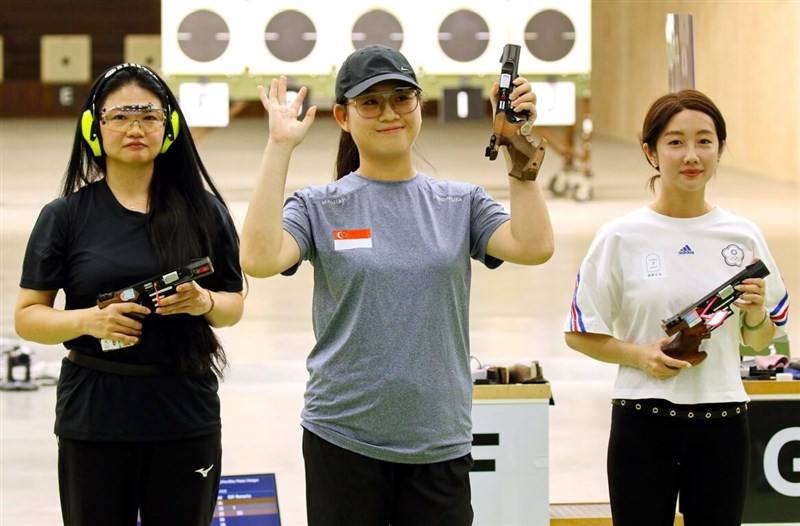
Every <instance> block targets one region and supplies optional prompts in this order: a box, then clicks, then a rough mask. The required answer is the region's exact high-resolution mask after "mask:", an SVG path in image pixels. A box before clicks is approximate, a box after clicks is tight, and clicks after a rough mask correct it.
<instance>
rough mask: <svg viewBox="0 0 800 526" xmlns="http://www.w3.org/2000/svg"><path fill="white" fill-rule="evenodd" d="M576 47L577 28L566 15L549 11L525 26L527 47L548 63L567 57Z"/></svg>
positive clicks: (535, 55) (541, 13)
mask: <svg viewBox="0 0 800 526" xmlns="http://www.w3.org/2000/svg"><path fill="white" fill-rule="evenodd" d="M574 45H575V26H574V25H573V23H572V20H570V19H569V18H568V17H567V16H566V15H565V14H564V13H562V12H560V11H556V10H555V9H547V10H545V11H542V12H540V13H537V14H536V15H534V17H533V18H531V19H530V21H528V25H527V26H525V46H527V48H528V51H530V52H531V54H532V55H533V56H534V57H536V58H538V59H539V60H544V61H546V62H555V61H556V60H561V59H562V58H564V57H566V56H567V54H568V53H569V52H570V51H572V47H573V46H574Z"/></svg>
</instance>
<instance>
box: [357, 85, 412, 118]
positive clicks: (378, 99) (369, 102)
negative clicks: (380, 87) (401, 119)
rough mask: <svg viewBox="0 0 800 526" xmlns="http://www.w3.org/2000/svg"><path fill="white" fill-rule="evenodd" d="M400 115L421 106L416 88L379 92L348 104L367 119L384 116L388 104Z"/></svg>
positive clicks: (360, 97) (363, 96) (360, 96)
mask: <svg viewBox="0 0 800 526" xmlns="http://www.w3.org/2000/svg"><path fill="white" fill-rule="evenodd" d="M387 101H388V102H389V105H390V106H391V107H392V111H394V112H395V113H397V114H398V115H405V114H407V113H411V112H412V111H414V110H416V109H417V106H419V90H417V89H416V88H397V89H393V90H389V91H378V92H375V93H367V94H364V95H359V96H358V97H353V98H352V99H350V100H349V101H348V102H347V104H352V105H353V106H355V107H356V111H357V112H358V114H359V115H361V116H362V117H364V118H365V119H375V118H377V117H380V116H381V115H382V114H383V111H384V110H385V109H386V102H387Z"/></svg>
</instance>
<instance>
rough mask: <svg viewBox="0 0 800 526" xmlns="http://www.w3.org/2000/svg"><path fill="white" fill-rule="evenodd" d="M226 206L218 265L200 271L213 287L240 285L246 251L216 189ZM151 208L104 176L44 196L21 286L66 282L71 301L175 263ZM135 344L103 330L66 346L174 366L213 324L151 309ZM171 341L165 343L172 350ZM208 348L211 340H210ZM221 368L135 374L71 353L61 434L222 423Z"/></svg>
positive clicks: (63, 381) (122, 434) (88, 299)
mask: <svg viewBox="0 0 800 526" xmlns="http://www.w3.org/2000/svg"><path fill="white" fill-rule="evenodd" d="M209 200H210V201H211V202H212V203H213V205H212V206H213V209H214V210H215V211H216V212H217V214H218V215H219V220H218V221H217V222H216V225H217V231H216V232H213V233H212V236H211V239H212V240H213V243H214V246H213V248H212V250H213V253H212V254H198V257H201V256H205V255H208V256H210V257H211V260H212V263H213V265H214V273H213V274H212V275H210V276H208V277H205V278H202V279H200V280H198V284H200V285H201V286H202V287H204V288H207V289H210V290H214V291H226V292H239V291H241V290H242V278H241V270H240V267H239V251H238V246H237V243H236V237H235V230H234V226H233V223H232V221H231V218H230V216H229V214H228V212H227V211H226V210H225V208H224V207H223V206H222V204H221V203H220V202H219V201H218V200H217V199H216V198H215V197H214V196H212V195H211V194H209ZM147 221H148V216H147V214H142V213H138V212H134V211H131V210H128V209H126V208H124V207H123V206H122V205H121V204H120V203H119V202H118V201H117V200H116V198H115V197H114V195H113V194H112V193H111V190H110V189H109V188H108V185H107V183H106V181H105V180H101V181H98V182H96V183H92V184H90V185H87V186H85V187H83V188H81V189H80V190H78V191H77V192H75V193H73V194H71V195H69V196H67V197H62V198H59V199H56V200H54V201H52V202H51V203H49V204H47V205H46V206H45V207H44V208H43V209H42V212H41V214H40V215H39V219H38V220H37V221H36V225H35V226H34V228H33V232H32V233H31V237H30V239H29V241H28V247H27V250H26V252H25V261H24V263H23V268H22V278H21V280H20V286H21V287H23V288H27V289H34V290H58V289H64V292H65V294H66V307H65V308H66V309H67V310H70V309H82V308H87V307H92V306H94V305H96V302H97V295H98V294H99V293H101V292H109V291H114V290H119V289H121V288H124V287H126V286H128V285H132V284H133V283H137V282H139V281H141V280H143V279H147V278H149V277H151V276H154V275H157V274H159V273H163V272H166V271H169V270H172V269H168V268H164V267H163V266H162V265H160V264H159V262H158V258H157V256H156V253H155V250H154V249H153V247H152V245H151V243H150V239H149V237H148V234H147ZM142 324H143V328H142V337H141V340H140V342H139V343H138V344H137V345H134V346H131V347H126V348H124V349H119V350H115V351H109V352H103V351H101V349H100V343H99V340H97V339H96V338H94V337H91V336H81V337H79V338H76V339H74V340H70V341H67V342H64V346H65V347H67V348H68V349H74V350H76V351H78V352H82V353H86V354H89V355H92V356H93V357H96V358H100V359H103V360H109V361H119V362H125V363H134V364H155V365H160V366H164V367H165V369H170V368H174V366H175V364H174V363H173V362H174V361H175V360H174V358H173V357H174V356H176V355H177V354H178V353H180V352H182V350H183V349H182V346H188V345H190V344H189V342H188V341H187V339H186V338H185V337H183V336H184V335H185V334H187V333H188V331H193V330H198V329H200V328H202V325H203V324H205V325H207V322H206V320H205V318H204V317H203V316H189V315H186V314H178V315H172V316H160V315H157V314H150V315H149V316H147V317H146V318H145V319H144V320H143V322H142ZM167 349H168V350H167ZM209 351H211V349H209ZM217 387H218V384H217V378H216V376H215V375H214V374H213V373H212V372H210V371H209V372H208V373H206V374H204V375H199V376H197V375H195V376H189V375H181V374H166V375H163V376H152V377H135V376H122V375H115V374H108V373H103V372H98V371H95V370H92V369H87V368H84V367H79V366H77V365H75V364H73V363H72V362H70V361H68V360H66V359H65V360H64V361H63V364H62V368H61V376H60V378H59V384H58V391H57V395H56V396H57V401H56V425H55V431H56V434H57V435H59V436H62V437H65V438H71V439H77V440H121V441H134V440H135V441H139V440H166V439H174V438H183V437H189V436H197V435H202V434H207V433H213V432H216V431H217V430H218V429H219V428H220V413H219V397H218V396H217Z"/></svg>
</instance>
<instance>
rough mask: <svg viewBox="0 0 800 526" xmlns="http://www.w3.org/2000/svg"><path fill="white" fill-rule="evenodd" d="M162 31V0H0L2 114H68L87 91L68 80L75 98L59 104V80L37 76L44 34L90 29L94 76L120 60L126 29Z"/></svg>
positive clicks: (0, 95)
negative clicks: (52, 81) (50, 82)
mask: <svg viewBox="0 0 800 526" xmlns="http://www.w3.org/2000/svg"><path fill="white" fill-rule="evenodd" d="M160 32H161V2H160V0H137V1H136V2H111V1H108V0H0V35H2V36H3V66H4V71H3V81H2V82H0V117H21V116H26V117H27V116H58V115H70V116H72V115H75V111H76V109H77V108H76V105H80V104H81V102H83V100H84V98H85V97H86V94H87V92H88V87H89V86H88V85H69V86H70V87H72V89H73V99H74V101H75V103H74V105H72V106H63V105H62V104H61V103H60V102H59V93H58V92H59V89H60V88H61V87H63V86H58V85H46V84H42V83H41V82H39V77H40V67H41V65H40V58H39V56H40V49H39V48H40V38H41V36H42V35H74V34H86V35H90V36H91V38H92V66H91V69H92V75H91V76H92V78H94V77H96V76H97V75H99V74H100V73H102V72H103V71H104V70H105V69H107V68H109V67H111V66H113V65H114V64H117V63H119V62H122V61H123V43H124V38H125V35H127V34H158V33H160Z"/></svg>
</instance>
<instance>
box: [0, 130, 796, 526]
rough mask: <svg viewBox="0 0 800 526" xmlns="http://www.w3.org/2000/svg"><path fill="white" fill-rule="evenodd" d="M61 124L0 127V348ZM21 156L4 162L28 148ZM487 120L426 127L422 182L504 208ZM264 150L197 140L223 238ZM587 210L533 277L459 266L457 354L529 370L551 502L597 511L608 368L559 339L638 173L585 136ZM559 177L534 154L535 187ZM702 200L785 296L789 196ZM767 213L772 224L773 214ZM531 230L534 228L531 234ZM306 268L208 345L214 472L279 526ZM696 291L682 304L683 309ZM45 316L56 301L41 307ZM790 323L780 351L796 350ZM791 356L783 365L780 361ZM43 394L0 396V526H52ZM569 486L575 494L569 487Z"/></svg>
mask: <svg viewBox="0 0 800 526" xmlns="http://www.w3.org/2000/svg"><path fill="white" fill-rule="evenodd" d="M73 126H74V122H73V121H72V120H71V119H66V120H46V121H45V120H40V121H35V120H33V121H31V120H28V121H23V120H6V121H3V122H2V126H0V162H2V171H3V174H4V175H3V177H2V182H0V185H1V186H0V214H2V217H0V235H1V236H2V247H3V249H2V253H0V264H1V265H2V266H1V267H0V268H2V273H1V276H2V277H1V278H0V298H2V308H0V334H2V335H7V336H8V335H12V334H13V304H14V298H15V296H16V291H17V284H18V280H19V272H20V268H21V263H22V256H23V251H24V246H25V242H26V240H27V237H28V234H29V232H30V228H31V226H32V225H33V223H34V221H35V219H36V215H37V213H38V211H39V209H40V208H41V206H42V205H43V204H44V203H46V202H48V201H49V200H51V199H52V198H54V197H55V196H56V194H57V192H58V186H59V181H60V179H61V175H62V173H63V169H64V167H65V165H66V160H67V155H68V151H69V143H70V141H71V138H72V133H73V131H74V130H73ZM31 137H35V138H36V144H37V148H36V154H35V155H12V153H13V152H19V151H24V150H25V148H29V147H30V138H31ZM488 137H489V131H488V121H484V122H477V123H467V122H465V123H459V124H442V123H438V122H436V120H435V119H427V120H426V121H425V123H424V125H423V129H422V134H421V136H420V141H419V144H418V150H419V151H420V153H421V154H422V155H424V157H425V158H426V159H427V160H428V161H430V163H431V164H432V165H433V166H434V167H435V171H434V170H433V169H432V168H431V167H430V166H428V165H426V164H425V163H423V162H419V163H417V165H418V167H419V168H420V169H421V170H423V171H426V172H429V173H431V175H433V176H440V177H448V178H453V179H459V180H467V181H472V182H475V183H477V184H481V185H484V186H485V187H486V188H487V191H488V192H489V193H490V194H492V195H494V196H496V197H498V198H499V199H501V200H503V201H504V203H505V204H506V205H507V204H508V203H507V201H506V200H507V197H508V196H507V182H506V180H505V177H504V176H503V175H502V173H501V170H500V168H499V166H497V165H496V164H495V163H490V162H489V161H488V160H486V159H485V158H484V157H483V154H484V149H485V147H486V143H487V139H488ZM337 138H338V136H337V134H336V131H335V124H334V123H333V122H332V121H331V120H329V119H326V118H321V119H318V122H317V123H315V125H314V127H312V130H311V132H310V135H309V137H308V138H307V140H306V141H305V142H304V143H303V144H302V145H301V146H300V147H299V149H300V151H299V152H298V154H297V155H296V156H295V158H294V160H293V163H292V167H291V173H290V174H289V187H290V191H292V190H294V189H296V188H299V187H302V186H306V185H309V184H320V183H324V182H326V181H329V180H330V178H331V174H332V171H333V159H334V152H335V147H336V140H337ZM263 143H264V125H263V121H261V120H260V119H235V120H234V121H232V123H231V126H230V127H229V128H226V129H220V130H217V131H215V132H214V133H212V134H210V135H209V136H208V137H207V138H206V140H205V141H204V142H203V143H202V144H200V146H199V148H200V151H201V154H202V155H203V158H204V160H205V161H206V164H207V166H208V168H209V171H210V172H211V173H212V174H213V176H214V177H215V180H216V181H217V182H218V183H219V186H220V189H221V191H222V193H223V195H224V196H225V198H226V199H228V202H229V204H230V205H231V208H232V212H233V215H234V218H235V220H236V221H237V223H238V226H239V227H241V221H242V219H243V218H244V212H245V208H246V200H247V199H248V198H249V194H250V191H251V189H252V185H253V181H254V177H255V173H256V170H257V167H258V163H259V160H260V156H261V151H262V148H263ZM593 159H594V161H593V162H594V166H595V171H596V172H597V173H598V174H603V175H602V177H598V178H597V183H596V188H595V200H594V201H592V202H588V203H575V202H574V201H573V200H571V199H552V198H551V199H549V200H548V206H549V208H550V211H551V215H552V219H553V224H554V230H555V236H556V253H555V255H554V256H553V259H552V260H551V261H549V262H548V263H546V264H545V265H542V266H539V267H521V266H514V265H503V266H502V267H501V268H499V269H497V270H494V271H489V270H487V269H485V268H482V267H481V266H480V265H476V266H475V267H474V276H473V287H472V305H471V336H472V353H473V354H475V355H477V356H478V357H479V358H480V359H481V361H482V362H483V363H493V362H497V361H500V360H502V361H507V362H509V363H514V362H524V361H530V360H532V359H537V360H539V361H540V363H541V364H542V366H543V368H544V374H545V377H546V378H547V379H548V380H550V381H551V383H552V384H551V385H552V391H553V395H554V397H555V402H556V405H555V406H553V407H550V409H549V412H550V417H549V418H550V421H549V427H550V437H549V473H550V501H551V502H592V501H594V502H605V501H607V500H608V495H607V489H606V475H605V453H606V442H607V437H608V429H609V419H610V410H611V406H610V404H609V398H610V392H611V386H612V383H613V377H614V372H615V367H614V366H612V365H606V364H602V363H600V362H596V361H594V360H591V359H589V358H586V357H584V356H581V355H579V354H578V353H576V352H574V351H571V350H569V349H567V347H566V346H565V345H564V343H563V335H562V332H561V326H562V322H563V318H564V315H565V313H566V312H567V308H568V305H569V302H570V298H571V294H572V288H573V285H574V279H575V273H576V271H577V268H578V264H579V262H580V259H581V258H582V257H583V255H584V254H585V252H586V249H587V247H588V244H589V242H590V241H591V239H592V237H593V236H594V233H595V231H596V229H597V228H598V226H599V225H601V224H603V223H605V222H606V221H608V220H610V219H611V218H614V217H618V216H620V215H622V214H623V213H625V212H627V211H629V210H632V209H635V208H637V207H639V206H641V205H642V204H643V203H645V202H647V200H648V195H649V194H648V191H647V190H646V188H645V182H646V178H647V177H648V176H649V175H650V170H648V167H647V165H646V163H645V161H644V159H643V158H642V155H641V152H640V151H639V150H638V149H637V148H636V147H635V146H633V145H630V144H622V143H619V142H614V141H609V140H605V139H603V138H602V137H598V138H597V139H596V141H595V144H594V150H593ZM559 166H560V162H559V159H558V156H557V155H551V154H548V157H547V158H546V160H545V162H544V165H543V167H542V171H541V172H540V174H539V177H540V179H539V180H540V181H542V182H546V181H547V180H548V179H549V177H551V176H552V174H553V173H554V172H555V170H557V169H558V168H559ZM712 199H713V201H714V202H715V203H717V204H719V205H721V206H723V207H725V208H728V209H730V210H734V211H739V212H741V213H742V214H744V215H746V216H747V217H748V218H750V219H752V220H753V221H755V222H756V223H757V224H758V225H759V227H760V228H761V229H762V231H763V232H764V235H765V237H766V239H767V241H768V242H769V245H770V248H771V249H772V251H773V256H774V257H775V258H776V260H777V261H778V262H779V264H781V271H782V273H783V276H784V279H785V281H786V286H787V288H788V289H789V290H793V291H797V290H800V289H799V287H800V266H798V265H797V264H796V262H797V261H798V260H800V231H798V229H796V228H787V225H797V224H800V208H798V207H797V203H798V202H800V189H798V187H797V186H792V185H788V184H782V183H769V184H765V183H764V179H763V178H759V177H757V176H754V175H753V174H750V173H742V172H737V171H735V170H733V169H731V168H729V167H727V166H723V167H721V168H720V170H719V173H718V174H717V180H716V181H715V182H713V183H712ZM776 211H777V212H778V213H776ZM531 227H532V228H535V225H532V226H531ZM311 283H312V272H311V267H310V266H309V265H307V264H306V265H303V266H302V268H301V270H300V271H299V272H298V276H296V277H295V278H293V279H291V280H290V279H285V278H281V277H275V278H271V279H268V280H255V279H251V280H250V295H249V297H248V299H247V303H246V309H245V317H244V319H243V321H242V322H241V323H240V324H238V325H237V326H235V327H233V328H230V329H224V330H222V331H220V335H221V338H222V340H223V341H224V343H225V346H226V349H227V351H228V356H229V359H230V362H231V366H230V369H229V371H228V373H227V377H226V380H225V382H223V383H222V386H221V398H222V412H223V414H222V418H223V449H224V457H223V471H224V472H225V473H230V474H236V473H259V472H275V473H277V482H278V487H279V488H278V492H279V494H280V499H281V515H282V518H283V520H284V522H285V523H286V524H290V525H302V524H305V514H304V510H305V503H304V497H305V496H304V493H303V488H304V483H303V468H302V456H301V453H300V437H301V430H300V426H299V414H300V408H301V405H302V393H303V387H304V382H305V379H306V373H305V369H304V363H303V360H304V358H305V356H306V355H307V353H308V350H309V349H310V348H311V346H312V345H313V334H312V329H311V320H310V316H311ZM705 292H707V291H698V293H699V294H698V297H700V296H702V294H704V293H705ZM57 301H58V302H60V301H61V300H60V299H59V300H57ZM798 327H800V325H798V324H797V323H795V324H792V325H790V334H789V337H790V339H791V340H794V341H795V342H797V341H800V339H798V338H800V332H798V331H799V329H798ZM33 349H34V350H35V354H34V355H33V361H34V376H35V375H36V374H37V372H38V370H37V368H36V367H37V363H39V364H44V363H48V362H49V363H52V362H55V361H57V360H59V359H60V358H61V357H62V356H63V355H64V352H63V350H61V349H59V348H58V347H34V348H33ZM795 354H797V352H796V351H795ZM54 404H55V392H54V388H52V387H42V388H40V389H39V390H38V391H36V392H30V393H2V394H0V415H2V422H0V441H1V442H2V473H1V474H0V477H1V478H0V489H1V490H2V491H0V523H3V524H5V523H6V522H7V523H8V524H14V525H15V526H44V525H51V524H57V523H59V520H60V519H59V517H60V510H59V504H58V502H59V501H58V488H57V483H56V439H55V436H54V435H53V432H52V429H53V408H54ZM576 481H580V483H576Z"/></svg>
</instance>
